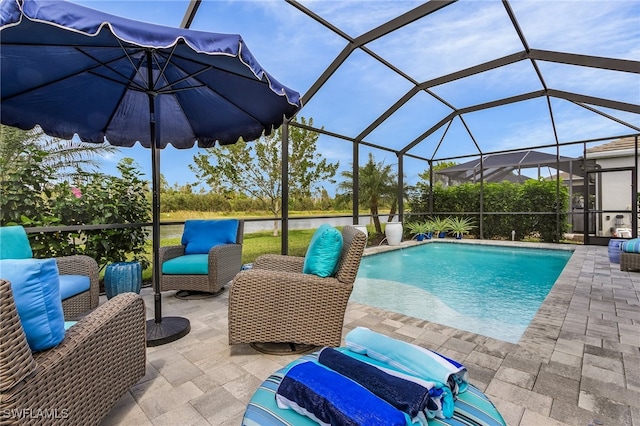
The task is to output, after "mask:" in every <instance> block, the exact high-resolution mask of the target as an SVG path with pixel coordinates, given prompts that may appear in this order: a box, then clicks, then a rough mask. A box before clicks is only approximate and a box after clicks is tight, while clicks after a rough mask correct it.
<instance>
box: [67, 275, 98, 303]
mask: <svg viewBox="0 0 640 426" xmlns="http://www.w3.org/2000/svg"><path fill="white" fill-rule="evenodd" d="M90 286H91V280H90V279H89V277H87V276H86V275H60V298H61V300H65V299H68V298H69V297H71V296H75V295H77V294H80V293H84V292H85V291H87V290H89V287H90Z"/></svg>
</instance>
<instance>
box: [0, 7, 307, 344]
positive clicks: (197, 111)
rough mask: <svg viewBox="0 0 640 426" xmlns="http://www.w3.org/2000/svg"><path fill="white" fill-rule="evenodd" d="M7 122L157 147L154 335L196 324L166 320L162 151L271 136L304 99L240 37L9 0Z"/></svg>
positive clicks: (4, 70) (4, 75)
mask: <svg viewBox="0 0 640 426" xmlns="http://www.w3.org/2000/svg"><path fill="white" fill-rule="evenodd" d="M0 43H1V44H0V67H1V79H0V80H1V81H0V86H1V104H0V108H1V110H0V116H1V119H2V124H5V125H9V126H13V127H17V128H20V129H24V130H27V129H32V128H33V127H34V126H36V125H39V126H40V127H41V128H42V130H43V131H44V132H45V133H46V134H48V135H51V136H55V137H59V138H63V139H71V138H72V137H73V136H74V135H76V134H77V135H78V136H79V138H80V139H81V140H82V141H84V142H93V143H103V142H104V141H107V142H109V143H110V144H112V145H116V146H125V147H131V146H133V145H135V144H136V143H137V142H138V143H140V144H142V146H144V147H147V148H150V149H151V156H152V187H153V231H152V236H153V255H154V256H153V276H154V292H155V318H154V319H153V320H149V321H148V322H147V344H148V345H149V346H155V345H158V344H163V343H167V342H170V341H173V340H176V339H178V338H180V337H182V336H184V335H186V334H187V333H188V332H189V329H190V325H189V321H188V320H187V319H185V318H180V317H165V318H163V317H162V314H161V312H162V308H161V295H160V286H159V282H158V279H157V277H159V272H160V264H159V247H160V241H159V235H160V219H159V217H160V197H159V182H160V153H159V149H160V148H164V147H166V146H167V145H168V144H172V145H173V146H174V147H176V148H191V147H193V145H194V144H195V143H197V144H198V146H199V147H203V148H206V147H213V146H214V145H215V144H216V143H219V144H222V145H225V144H232V143H235V142H236V141H237V140H238V138H240V137H241V138H242V139H244V140H245V141H250V140H254V139H257V138H258V137H260V136H261V135H262V134H263V132H264V133H265V134H269V133H270V132H271V131H272V130H273V129H274V128H277V127H278V126H280V125H281V124H282V123H283V121H284V120H285V117H287V118H290V117H292V116H293V115H294V114H295V113H296V111H298V110H299V109H300V107H301V103H300V95H299V94H298V93H297V92H295V91H293V90H291V89H289V88H287V87H285V86H284V85H282V84H280V83H279V82H278V81H277V80H276V79H275V78H273V77H272V76H271V75H270V74H269V73H267V72H266V71H265V70H264V69H263V68H262V67H261V66H260V64H259V63H258V62H257V60H256V59H255V58H254V57H253V55H252V54H251V53H250V52H249V49H248V48H247V47H246V45H245V44H244V41H243V40H242V38H241V37H240V36H239V35H231V34H215V33H207V32H201V31H194V30H187V29H179V28H171V27H165V26H160V25H154V24H149V23H145V22H138V21H134V20H130V19H125V18H122V17H118V16H114V15H109V14H106V13H102V12H99V11H96V10H93V9H90V8H87V7H83V6H80V5H77V4H73V3H70V2H66V1H50V0H4V1H2V3H0Z"/></svg>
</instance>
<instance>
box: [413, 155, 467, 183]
mask: <svg viewBox="0 0 640 426" xmlns="http://www.w3.org/2000/svg"><path fill="white" fill-rule="evenodd" d="M456 165H458V163H456V162H455V161H439V162H437V163H435V164H434V165H433V171H434V174H433V181H434V182H433V184H434V185H437V184H441V185H445V184H446V183H447V178H446V176H443V175H438V174H436V173H435V172H437V171H438V170H443V169H446V168H449V167H452V166H456ZM430 174H431V168H430V167H427V169H426V170H425V171H424V172H422V173H420V174H418V177H419V178H420V179H422V180H421V181H420V182H419V183H418V186H420V185H425V186H426V187H427V188H428V187H429V182H430V181H431V179H430V177H429V176H430Z"/></svg>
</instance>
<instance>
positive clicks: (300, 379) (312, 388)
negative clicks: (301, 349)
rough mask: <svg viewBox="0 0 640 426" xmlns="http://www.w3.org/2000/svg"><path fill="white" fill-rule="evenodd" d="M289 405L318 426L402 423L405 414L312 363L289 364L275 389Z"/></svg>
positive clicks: (280, 401)
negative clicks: (289, 367) (287, 369)
mask: <svg viewBox="0 0 640 426" xmlns="http://www.w3.org/2000/svg"><path fill="white" fill-rule="evenodd" d="M276 402H277V404H278V407H279V408H282V409H285V408H290V409H292V410H294V411H296V412H297V413H299V414H301V415H304V416H307V417H309V418H310V419H312V420H314V421H315V422H317V423H319V424H321V425H327V426H329V425H345V426H380V425H389V426H405V425H406V424H407V422H408V421H410V420H409V418H408V416H407V415H405V414H404V413H403V412H402V411H400V410H398V409H396V408H395V407H393V406H392V405H391V404H389V403H388V402H386V401H383V400H382V399H380V398H378V397H377V396H375V395H374V394H372V393H371V392H369V391H368V390H367V389H365V388H364V387H362V386H360V385H359V384H357V383H356V382H354V381H352V380H350V379H348V378H346V377H344V376H342V375H340V374H338V373H336V372H335V371H331V370H329V369H328V368H325V367H323V366H321V365H318V364H316V363H315V362H303V363H301V364H298V365H296V366H294V367H292V368H291V369H290V370H289V371H287V373H286V375H285V376H284V377H283V379H282V382H280V385H279V386H278V389H277V391H276Z"/></svg>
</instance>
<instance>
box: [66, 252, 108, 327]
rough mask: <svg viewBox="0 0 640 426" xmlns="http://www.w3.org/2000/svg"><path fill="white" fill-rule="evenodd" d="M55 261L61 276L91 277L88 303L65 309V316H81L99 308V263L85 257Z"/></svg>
mask: <svg viewBox="0 0 640 426" xmlns="http://www.w3.org/2000/svg"><path fill="white" fill-rule="evenodd" d="M55 259H56V264H57V265H58V272H59V273H60V275H86V276H88V277H89V298H88V299H87V303H86V304H85V303H84V302H78V306H74V307H70V309H65V315H71V316H74V315H79V314H82V313H84V312H87V311H90V310H91V309H94V308H95V307H97V306H98V299H99V297H100V277H99V275H98V263H97V262H96V261H95V259H94V258H92V257H89V256H84V255H75V256H64V257H56V258H55ZM67 311H69V312H67Z"/></svg>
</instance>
